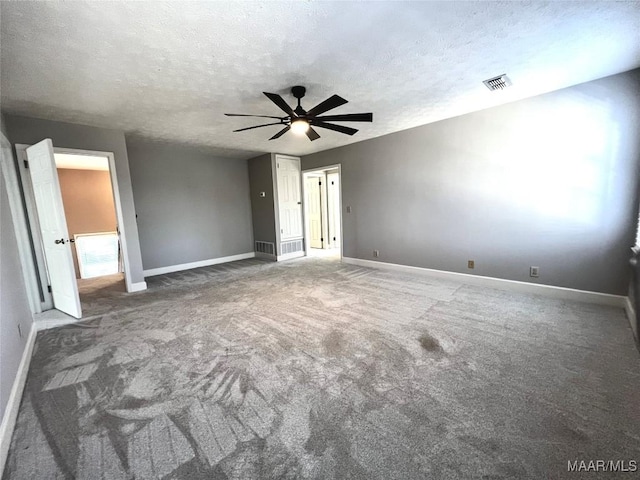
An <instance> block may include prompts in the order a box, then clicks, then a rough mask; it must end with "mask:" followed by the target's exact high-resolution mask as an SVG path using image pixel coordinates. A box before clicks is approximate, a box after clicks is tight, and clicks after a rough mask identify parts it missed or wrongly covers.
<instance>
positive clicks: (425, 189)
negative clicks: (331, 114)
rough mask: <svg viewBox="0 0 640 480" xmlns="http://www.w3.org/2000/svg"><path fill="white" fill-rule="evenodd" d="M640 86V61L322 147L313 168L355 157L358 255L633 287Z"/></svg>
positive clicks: (347, 195)
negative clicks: (578, 81)
mask: <svg viewBox="0 0 640 480" xmlns="http://www.w3.org/2000/svg"><path fill="white" fill-rule="evenodd" d="M639 91H640V71H638V70H636V71H633V72H629V73H626V74H621V75H616V76H613V77H608V78H604V79H601V80H597V81H594V82H590V83H586V84H582V85H578V86H575V87H571V88H568V89H564V90H560V91H557V92H552V93H549V94H546V95H542V96H539V97H535V98H530V99H526V100H522V101H519V102H515V103H511V104H507V105H504V106H500V107H496V108H491V109H488V110H484V111H480V112H476V113H472V114H468V115H464V116H461V117H457V118H452V119H449V120H444V121H441V122H437V123H432V124H429V125H426V126H422V127H418V128H414V129H411V130H405V131H402V132H398V133H394V134H391V135H387V136H384V137H380V138H376V139H372V140H367V141H363V142H360V143H356V144H352V145H349V146H346V147H341V148H337V149H333V150H329V151H325V152H321V153H317V154H313V155H309V156H306V157H303V158H302V168H303V169H309V168H315V167H319V166H324V165H330V164H336V163H341V164H342V177H343V178H342V182H343V183H342V190H343V222H344V255H345V256H347V257H356V258H361V259H372V251H373V250H374V249H378V250H380V258H379V259H378V260H380V261H383V262H391V263H398V264H403V265H414V266H419V267H427V268H434V269H439V270H448V271H453V272H463V273H473V274H477V275H486V276H491V277H498V278H505V279H511V280H520V281H526V282H536V283H543V284H549V285H557V286H561V287H571V288H576V289H582V290H590V291H597V292H604V293H612V294H620V295H626V294H627V290H628V285H629V266H628V259H629V256H630V250H629V248H630V247H631V245H632V244H633V243H634V232H635V224H636V219H637V217H636V215H637V210H638V209H637V206H638V173H639V168H638V166H639V160H640V121H639V117H640V96H639V95H638V92H639ZM498 94H499V93H498ZM364 128H366V127H364ZM347 205H350V206H351V207H352V213H350V214H347V213H345V207H346V206H347ZM469 259H472V260H475V265H476V268H475V269H474V270H468V269H467V268H466V267H467V260H469ZM531 265H535V266H539V267H540V278H539V279H533V278H530V277H529V275H528V274H529V266H531Z"/></svg>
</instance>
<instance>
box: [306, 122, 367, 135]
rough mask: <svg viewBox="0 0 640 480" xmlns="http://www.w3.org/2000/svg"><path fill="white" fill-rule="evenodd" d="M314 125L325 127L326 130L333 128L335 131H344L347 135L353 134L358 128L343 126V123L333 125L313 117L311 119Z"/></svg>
mask: <svg viewBox="0 0 640 480" xmlns="http://www.w3.org/2000/svg"><path fill="white" fill-rule="evenodd" d="M312 122H313V126H314V127H320V128H326V129H328V130H335V131H336V132H340V133H346V134H347V135H353V134H354V133H356V132H357V131H358V130H356V129H355V128H351V127H345V126H344V125H334V124H333V123H325V122H318V121H316V120H315V119H313V120H312Z"/></svg>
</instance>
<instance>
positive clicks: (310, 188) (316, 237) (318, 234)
mask: <svg viewBox="0 0 640 480" xmlns="http://www.w3.org/2000/svg"><path fill="white" fill-rule="evenodd" d="M320 182H321V180H320V177H306V178H305V193H306V196H307V198H306V202H307V218H308V222H309V223H308V224H309V246H310V247H311V248H322V247H323V245H322V202H321V197H320Z"/></svg>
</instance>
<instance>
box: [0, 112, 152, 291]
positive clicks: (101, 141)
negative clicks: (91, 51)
mask: <svg viewBox="0 0 640 480" xmlns="http://www.w3.org/2000/svg"><path fill="white" fill-rule="evenodd" d="M5 117H6V123H7V130H8V133H9V135H8V136H9V140H10V141H11V143H12V144H16V143H24V144H34V143H37V142H39V141H40V140H43V139H45V138H50V139H51V140H52V141H53V145H54V146H55V147H61V148H77V149H80V150H97V151H103V152H112V153H113V154H114V157H115V164H116V175H117V178H118V189H119V190H120V202H121V205H122V214H123V217H124V218H123V225H121V227H122V228H124V232H125V235H126V239H127V249H128V255H129V265H130V268H131V278H130V280H131V282H133V283H138V282H142V281H144V276H143V274H142V259H141V256H140V242H139V240H138V226H137V224H136V211H135V206H134V203H133V193H132V191H131V177H130V174H129V158H128V156H127V145H126V143H125V139H124V133H123V132H120V131H116V130H108V129H105V128H96V127H89V126H85V125H76V124H72V123H63V122H54V121H50V120H42V119H36V118H28V117H20V116H13V115H5Z"/></svg>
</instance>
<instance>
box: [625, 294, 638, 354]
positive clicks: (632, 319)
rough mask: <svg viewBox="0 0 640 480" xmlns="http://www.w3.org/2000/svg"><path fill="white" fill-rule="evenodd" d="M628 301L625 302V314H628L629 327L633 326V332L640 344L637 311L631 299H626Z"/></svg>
mask: <svg viewBox="0 0 640 480" xmlns="http://www.w3.org/2000/svg"><path fill="white" fill-rule="evenodd" d="M625 298H626V301H625V302H624V312H625V313H626V314H627V320H629V325H631V331H632V332H633V336H634V338H635V339H636V342H639V343H640V337H639V336H638V330H636V329H637V328H638V324H637V321H636V309H635V308H633V304H632V303H631V299H630V298H629V297H625Z"/></svg>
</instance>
